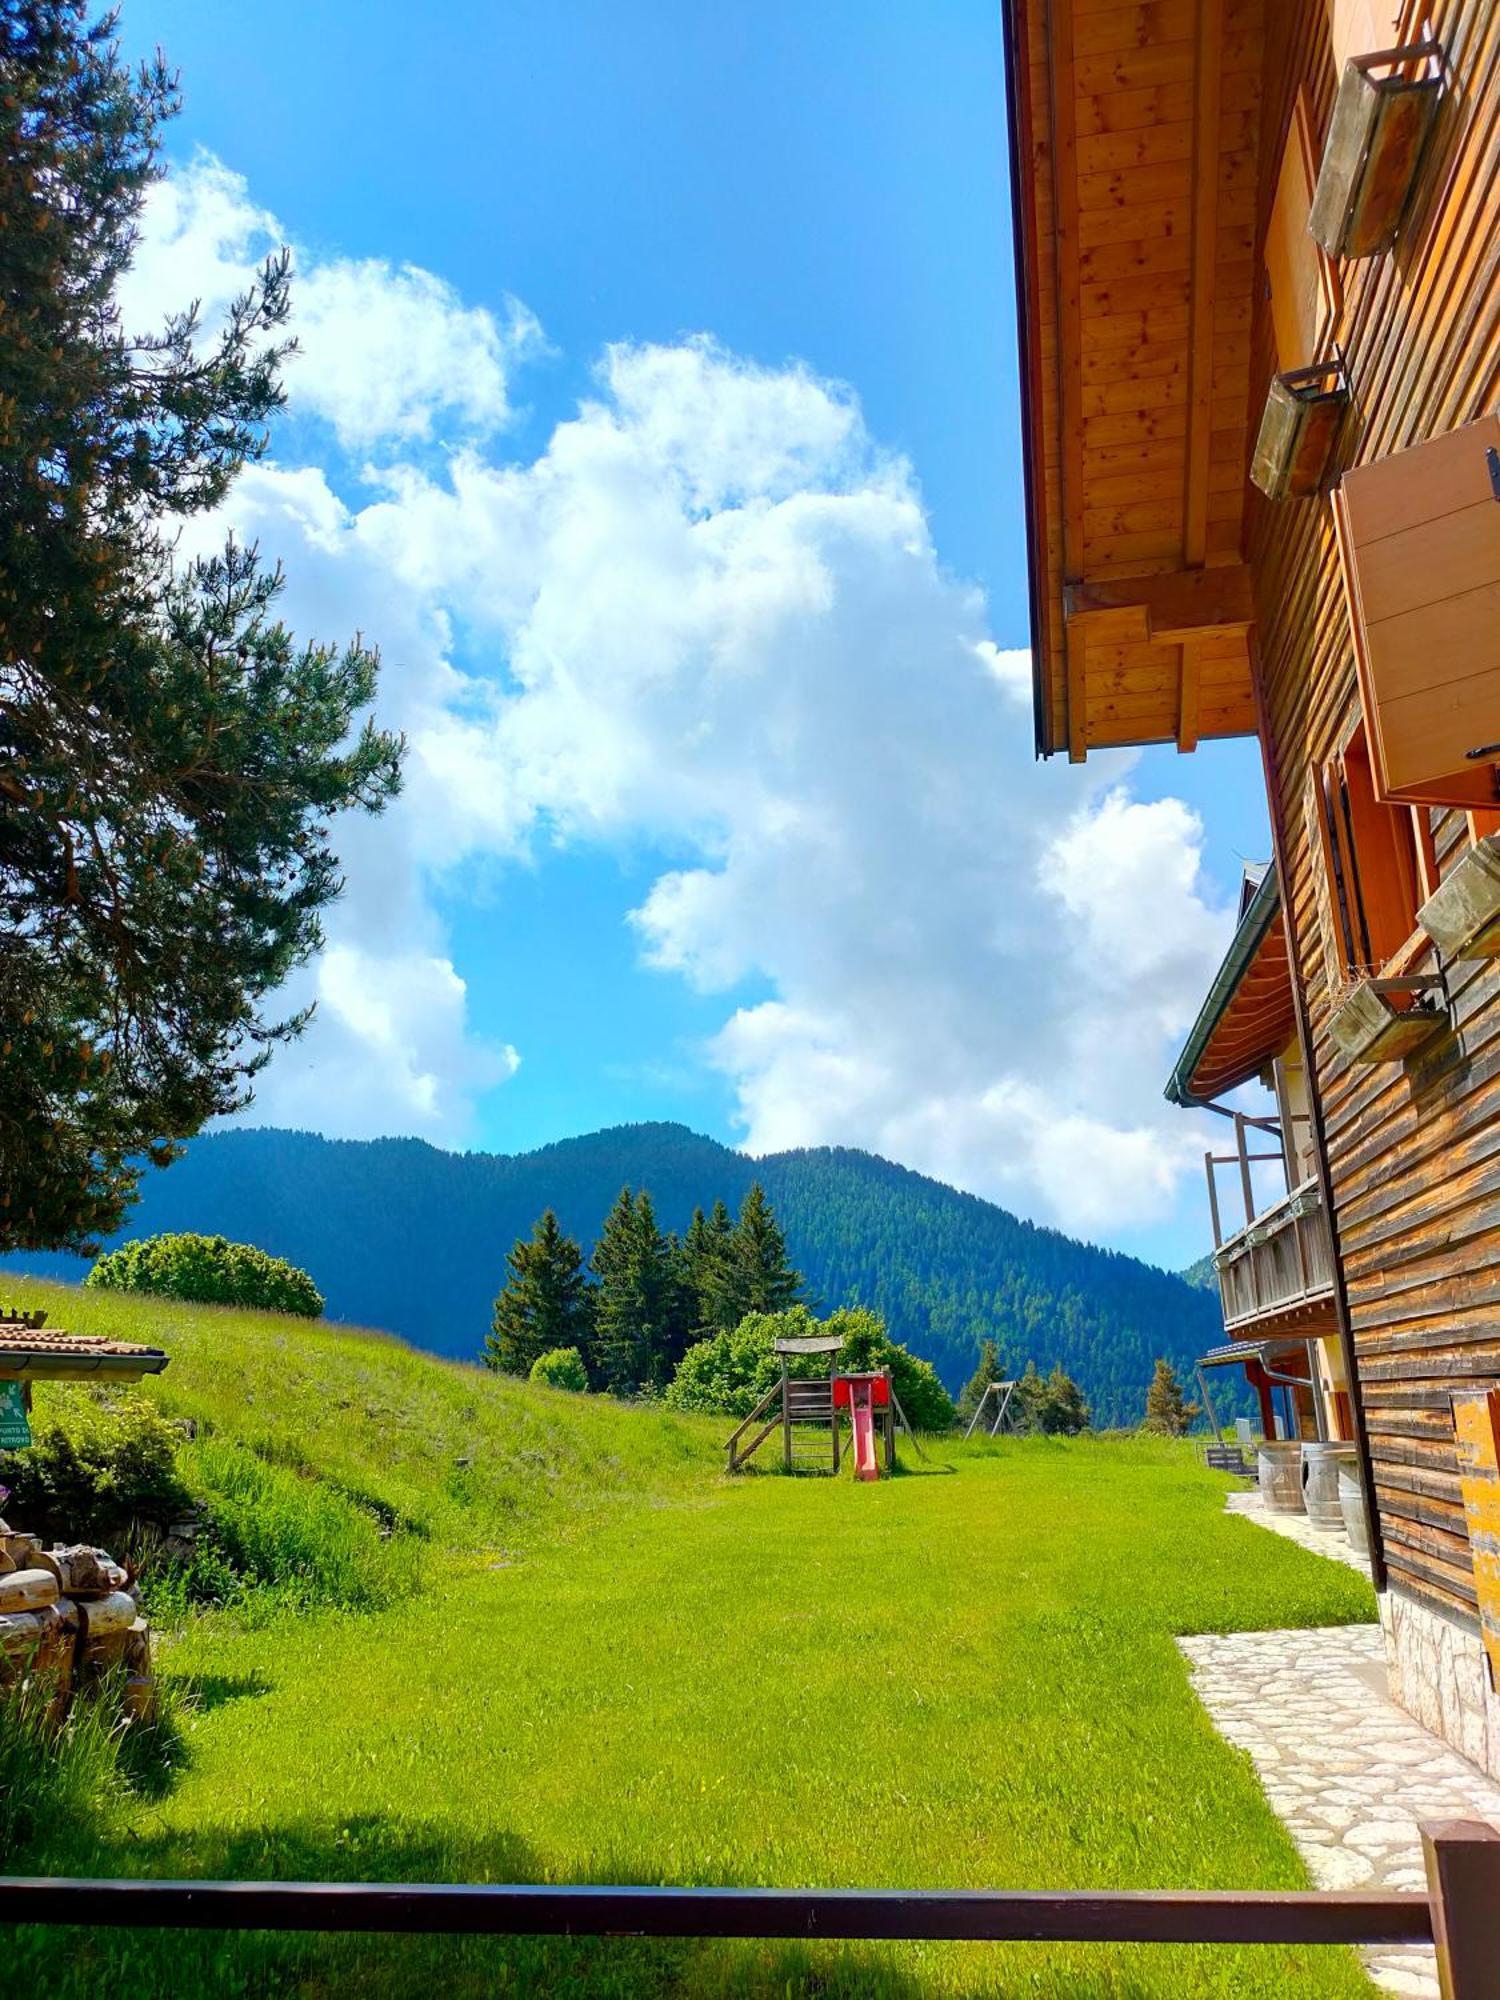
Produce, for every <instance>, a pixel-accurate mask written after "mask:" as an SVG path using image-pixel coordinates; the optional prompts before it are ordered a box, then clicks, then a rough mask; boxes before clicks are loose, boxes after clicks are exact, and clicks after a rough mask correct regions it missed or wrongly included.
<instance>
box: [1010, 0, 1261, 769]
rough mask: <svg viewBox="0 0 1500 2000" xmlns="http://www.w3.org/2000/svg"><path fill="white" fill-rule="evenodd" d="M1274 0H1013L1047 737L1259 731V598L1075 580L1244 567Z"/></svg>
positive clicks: (1078, 743)
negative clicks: (1179, 610)
mask: <svg viewBox="0 0 1500 2000" xmlns="http://www.w3.org/2000/svg"><path fill="white" fill-rule="evenodd" d="M1261 10H1262V0H1147V3H1146V4H1141V5H1136V6H1129V5H1110V6H1104V5H1101V4H1099V0H1006V19H1007V29H1008V35H1009V53H1010V62H1011V69H1010V74H1011V81H1012V94H1013V100H1014V101H1013V104H1012V116H1013V118H1014V119H1015V121H1016V132H1015V137H1016V140H1017V157H1018V162H1019V165H1020V174H1019V176H1018V187H1017V190H1016V195H1017V255H1018V258H1019V259H1020V260H1021V266H1022V268H1021V274H1020V275H1021V284H1020V288H1019V289H1020V294H1021V316H1022V348H1023V355H1022V375H1023V390H1024V394H1025V397H1026V400H1027V405H1028V408H1027V413H1026V414H1027V424H1026V435H1027V441H1028V451H1029V485H1030V491H1029V494H1028V533H1029V539H1030V542H1031V556H1032V574H1033V584H1034V594H1035V598H1036V603H1035V605H1034V610H1033V626H1034V630H1033V645H1034V649H1035V652H1036V656H1037V735H1038V745H1039V748H1040V749H1041V750H1042V751H1043V752H1044V753H1045V754H1050V753H1052V752H1054V751H1058V750H1064V749H1065V750H1066V751H1067V752H1068V754H1069V755H1070V756H1071V757H1073V758H1074V759H1081V758H1082V757H1084V756H1086V755H1087V752H1088V750H1089V749H1090V748H1091V747H1093V746H1095V745H1097V744H1103V743H1129V742H1143V743H1144V742H1158V741H1161V742H1170V741H1173V740H1175V741H1176V742H1177V743H1178V744H1179V747H1181V748H1183V749H1191V748H1192V747H1193V745H1194V744H1195V743H1196V742H1197V741H1198V740H1199V738H1200V737H1201V736H1212V735H1230V734H1241V733H1245V734H1249V733H1253V730H1254V726H1255V722H1254V704H1253V700H1252V697H1251V682H1250V671H1249V659H1248V648H1247V647H1246V646H1245V645H1243V644H1241V645H1240V647H1239V648H1238V652H1237V653H1236V650H1235V648H1234V647H1233V646H1229V647H1226V646H1225V645H1223V644H1222V643H1215V642H1216V641H1220V640H1222V639H1223V638H1224V637H1225V635H1226V634H1229V633H1231V632H1237V633H1238V634H1239V635H1240V636H1241V638H1243V634H1244V631H1245V629H1246V627H1247V625H1248V622H1249V621H1248V613H1247V614H1246V615H1245V617H1244V618H1239V617H1233V618H1230V617H1226V618H1223V619H1221V620H1218V621H1205V620H1203V619H1201V618H1199V617H1197V616H1191V617H1187V618H1184V619H1181V620H1175V621H1174V620H1171V619H1168V620H1163V619H1161V618H1153V617H1152V616H1151V615H1150V612H1151V607H1150V605H1149V604H1147V605H1144V606H1143V605H1142V604H1141V603H1139V602H1137V603H1135V604H1133V605H1130V606H1125V607H1119V608H1121V609H1122V611H1124V610H1128V611H1129V612H1130V613H1131V614H1132V615H1129V616H1125V615H1122V616H1120V617H1118V618H1115V619H1113V620H1112V621H1101V620H1099V619H1096V618H1095V617H1094V616H1093V611H1094V609H1095V607H1093V606H1092V605H1090V606H1088V607H1087V610H1088V614H1089V615H1088V617H1087V620H1086V622H1081V619H1080V604H1079V602H1078V601H1077V600H1076V597H1075V601H1074V602H1073V603H1072V604H1071V607H1070V603H1069V600H1070V597H1074V595H1075V594H1076V593H1077V592H1078V591H1080V590H1088V589H1091V588H1093V587H1094V586H1099V585H1104V584H1107V583H1115V582H1121V581H1127V580H1131V579H1140V578H1157V579H1166V578H1172V577H1175V576H1179V575H1192V574H1194V573H1197V572H1199V571H1204V572H1206V573H1212V572H1215V571H1217V570H1218V569H1219V568H1220V567H1225V568H1229V569H1234V570H1238V569H1239V567H1240V556H1241V516H1242V511H1243V501H1244V491H1245V475H1246V465H1247V459H1248V438H1247V435H1246V426H1247V420H1248V404H1249V321H1250V309H1251V296H1252V289H1253V287H1252V276H1251V270H1252V263H1251V259H1252V244H1253V236H1254V222H1255V216H1254V199H1255V182H1256V157H1255V148H1256V143H1257V115H1258V95H1259V87H1260V60H1261ZM1163 588H1167V586H1163ZM1111 608H1112V609H1113V608H1115V607H1111ZM1143 610H1144V611H1145V613H1146V616H1145V618H1144V620H1143V617H1142V612H1143ZM1131 635H1133V636H1131ZM1205 642H1206V643H1205ZM1121 644H1125V645H1133V646H1134V647H1136V648H1139V647H1140V646H1142V645H1147V646H1151V647H1152V648H1153V649H1154V650H1153V651H1152V653H1151V654H1150V656H1149V657H1141V656H1140V655H1139V654H1138V653H1136V654H1133V655H1132V656H1131V657H1129V658H1124V657H1122V656H1121V655H1120V654H1119V653H1118V651H1117V647H1118V646H1119V645H1121Z"/></svg>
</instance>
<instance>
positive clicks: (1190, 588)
mask: <svg viewBox="0 0 1500 2000" xmlns="http://www.w3.org/2000/svg"><path fill="white" fill-rule="evenodd" d="M1063 611H1064V614H1065V616H1066V618H1067V620H1068V623H1069V625H1070V626H1071V625H1072V623H1073V622H1074V620H1075V619H1079V618H1101V619H1108V621H1109V623H1110V626H1111V628H1112V629H1116V630H1118V632H1119V635H1120V636H1121V637H1131V638H1137V639H1150V640H1156V641H1159V642H1163V643H1174V644H1181V642H1182V641H1183V640H1184V639H1191V638H1206V637H1208V636H1209V635H1210V634H1213V633H1231V632H1244V631H1247V630H1248V629H1249V627H1250V624H1251V622H1252V621H1253V619H1254V617H1255V599H1254V595H1253V592H1252V590H1251V587H1250V571H1249V570H1248V568H1247V567H1246V566H1245V564H1244V563H1221V564H1219V565H1218V566H1217V567H1216V568H1214V569H1174V570H1157V571H1156V572H1155V573H1154V574H1153V575H1151V576H1120V577H1111V578H1109V579H1108V580H1107V581H1105V582H1103V583H1070V584H1065V585H1064V587H1063Z"/></svg>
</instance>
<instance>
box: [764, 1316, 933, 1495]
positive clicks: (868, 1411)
mask: <svg viewBox="0 0 1500 2000" xmlns="http://www.w3.org/2000/svg"><path fill="white" fill-rule="evenodd" d="M841 1345H842V1342H841V1341H840V1340H839V1339H838V1338H837V1336H834V1337H833V1338H829V1337H827V1336H824V1335H815V1336H812V1337H810V1338H807V1339H801V1340H778V1341H777V1343H776V1353H777V1356H778V1358H779V1360H780V1362H781V1379H780V1380H779V1381H778V1382H775V1383H773V1384H772V1385H771V1387H770V1388H769V1389H768V1390H767V1391H766V1393H765V1395H764V1396H762V1397H761V1399H760V1401H759V1402H758V1403H757V1404H756V1406H755V1408H754V1409H753V1410H752V1411H751V1412H750V1414H749V1416H748V1417H746V1418H745V1420H744V1421H743V1423H741V1424H739V1425H738V1426H737V1428H736V1430H735V1432H734V1435H733V1436H732V1437H731V1438H730V1440H729V1442H728V1444H727V1445H726V1447H725V1452H726V1455H727V1458H728V1461H729V1464H728V1469H729V1471H731V1472H738V1471H739V1470H740V1469H741V1467H742V1466H744V1465H745V1464H746V1462H747V1461H748V1460H749V1459H751V1458H753V1457H754V1455H755V1453H756V1452H757V1451H759V1450H760V1448H761V1446H762V1445H763V1444H764V1443H765V1442H766V1440H767V1439H768V1438H769V1437H770V1436H771V1435H772V1433H773V1432H775V1431H777V1430H779V1431H780V1432H781V1450H782V1461H783V1464H784V1467H785V1469H786V1471H788V1472H831V1473H837V1472H839V1471H840V1470H841V1468H842V1465H843V1453H844V1445H843V1423H844V1418H845V1417H846V1416H847V1418H848V1423H849V1455H850V1457H851V1459H852V1461H853V1466H854V1476H855V1478H856V1479H879V1478H880V1476H881V1471H882V1466H881V1459H882V1456H883V1457H884V1461H885V1463H884V1468H883V1469H884V1471H885V1472H887V1473H892V1472H894V1471H895V1469H896V1425H897V1424H898V1423H899V1424H900V1426H901V1428H902V1430H904V1431H905V1432H906V1435H907V1436H908V1437H909V1438H911V1441H912V1444H913V1445H915V1444H916V1439H915V1437H913V1436H912V1428H911V1425H910V1424H909V1423H908V1422H907V1421H906V1413H905V1411H904V1410H903V1409H902V1407H901V1403H900V1400H899V1398H898V1397H897V1395H896V1386H895V1384H894V1383H893V1382H892V1380H891V1371H890V1370H889V1369H888V1368H881V1369H879V1370H875V1371H872V1372H870V1373H865V1374H846V1373H839V1372H837V1371H836V1370H835V1368H834V1356H835V1355H836V1354H837V1353H838V1351H839V1348H840V1346H841ZM809 1356H812V1357H816V1358H819V1359H821V1360H822V1362H823V1363H824V1366H825V1372H823V1373H821V1374H817V1375H794V1374H793V1373H792V1362H793V1359H794V1358H796V1357H803V1358H806V1357H809ZM757 1425H758V1426H759V1428H758V1429H757V1428H756V1426H757ZM747 1439H748V1441H747Z"/></svg>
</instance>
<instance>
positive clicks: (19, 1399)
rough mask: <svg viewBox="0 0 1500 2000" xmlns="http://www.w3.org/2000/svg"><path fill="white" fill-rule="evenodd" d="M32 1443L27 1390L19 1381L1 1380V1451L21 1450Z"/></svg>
mask: <svg viewBox="0 0 1500 2000" xmlns="http://www.w3.org/2000/svg"><path fill="white" fill-rule="evenodd" d="M30 1443H31V1425H30V1424H29V1423H28V1422H27V1421H26V1397H25V1392H24V1391H23V1390H22V1388H21V1385H20V1383H19V1382H0V1451H19V1450H20V1449H21V1447H22V1446H23V1445H28V1444H30Z"/></svg>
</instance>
